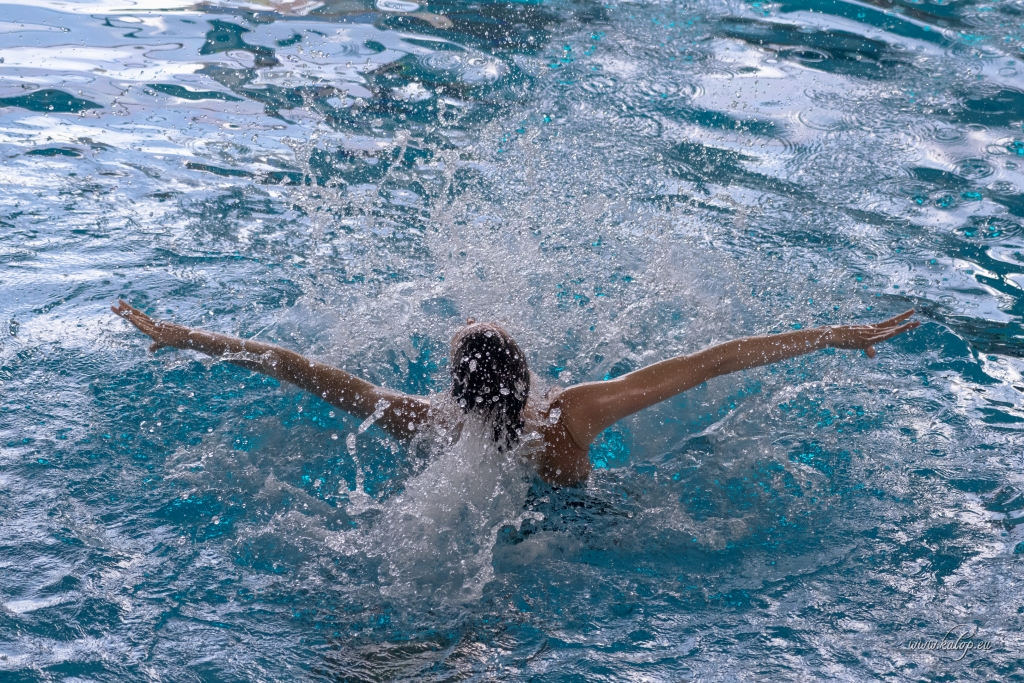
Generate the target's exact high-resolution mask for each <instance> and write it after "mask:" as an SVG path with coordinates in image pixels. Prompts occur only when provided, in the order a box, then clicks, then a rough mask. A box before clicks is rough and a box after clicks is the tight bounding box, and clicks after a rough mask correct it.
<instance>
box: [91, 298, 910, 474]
mask: <svg viewBox="0 0 1024 683" xmlns="http://www.w3.org/2000/svg"><path fill="white" fill-rule="evenodd" d="M111 310H112V311H113V312H114V313H116V314H118V315H119V316H121V317H122V318H124V319H125V320H127V321H128V322H130V323H131V324H132V325H134V326H135V327H137V328H138V329H139V330H140V331H141V332H142V333H143V334H146V335H148V336H150V337H151V338H152V339H153V343H152V345H151V346H150V347H149V350H150V351H157V350H158V349H161V348H164V347H173V348H176V349H192V350H195V351H200V352H202V353H205V354H207V355H210V356H216V357H221V358H223V359H224V360H226V361H228V362H230V363H233V364H235V365H238V366H240V367H243V368H246V369H248V370H253V371H255V372H260V373H263V374H265V375H269V376H271V377H273V378H275V379H277V380H280V381H282V382H288V383H289V384H294V385H295V386H297V387H299V388H300V389H303V390H305V391H308V392H310V393H311V394H314V395H316V396H319V397H320V398H322V399H323V400H325V401H327V402H328V403H330V404H332V405H334V406H337V407H338V408H340V409H342V410H344V411H346V412H348V413H350V414H351V415H353V416H355V417H356V418H359V419H360V420H362V419H365V418H367V417H370V416H371V415H374V414H375V413H376V414H378V415H379V419H378V420H377V424H378V425H380V427H381V428H383V429H384V431H386V432H388V433H389V434H390V435H391V436H393V437H395V438H396V439H398V440H399V441H404V442H408V441H409V440H411V439H412V438H413V436H415V434H416V432H417V430H418V429H420V428H422V427H423V426H425V425H426V424H427V423H428V422H429V421H430V420H431V417H432V411H431V400H430V399H429V398H427V397H423V396H411V395H408V394H404V393H402V392H399V391H394V390H392V389H385V388H383V387H378V386H376V385H374V384H372V383H370V382H367V381H366V380H363V379H360V378H358V377H356V376H354V375H352V374H350V373H348V372H345V371H344V370H341V369H339V368H335V367H332V366H330V365H325V364H323V363H317V362H316V361H313V360H310V359H308V358H306V357H304V356H301V355H299V354H298V353H295V352H294V351H290V350H288V349H284V348H281V347H280V346H274V345H272V344H266V343H264V342H258V341H253V340H244V339H238V338H236V337H230V336H227V335H223V334H216V333H213V332H204V331H202V330H197V329H192V328H189V327H185V326H184V325H176V324H173V323H166V322H159V321H156V320H153V319H152V318H150V317H149V316H148V315H146V314H145V313H143V312H142V311H140V310H139V309H137V308H133V307H132V306H130V305H128V304H127V303H125V302H124V301H119V302H118V304H117V305H116V306H112V307H111ZM913 314H914V311H913V310H909V311H907V312H906V313H902V314H900V315H898V316H896V317H895V318H890V319H889V320H886V321H885V322H881V323H878V324H875V325H840V326H835V327H818V328H814V329H809V330H797V331H795V332H785V333H783V334H773V335H767V336H761V337H747V338H745V339H737V340H735V341H729V342H725V343H724V344H718V345H716V346H712V347H710V348H707V349H704V350H703V351H698V352H697V353H693V354H690V355H686V356H677V357H675V358H669V359H668V360H663V361H661V362H658V363H654V364H653V365H649V366H647V367H645V368H641V369H639V370H635V371H633V372H630V373H628V374H625V375H622V376H620V377H616V378H615V379H611V380H607V381H604V382H584V383H582V384H576V385H574V386H571V387H565V388H561V387H555V388H552V389H551V390H550V391H548V392H547V394H546V395H545V396H543V397H538V396H531V388H533V387H531V385H535V384H536V382H535V381H531V374H530V370H529V367H528V366H527V364H526V355H525V354H524V353H523V351H522V349H520V348H519V346H518V345H517V344H516V342H515V340H513V339H512V337H511V336H510V335H509V333H508V332H506V331H505V329H504V328H502V327H501V326H500V325H497V324H494V323H478V322H475V321H474V320H473V319H472V318H471V319H470V320H469V321H467V323H466V326H465V327H463V328H462V329H460V330H459V331H458V332H457V333H456V334H455V337H454V338H453V339H452V344H451V355H450V356H449V359H450V373H451V378H452V386H451V390H450V392H451V398H452V399H453V400H454V403H455V405H458V406H459V407H460V408H461V410H462V411H463V412H464V413H475V414H477V415H479V416H481V417H483V418H485V419H486V420H487V421H488V423H489V425H490V426H492V427H493V430H494V439H495V441H496V442H497V444H498V446H499V448H501V449H503V450H510V449H513V448H515V447H516V446H517V445H518V444H519V442H520V441H521V440H523V439H524V438H527V437H526V436H525V435H530V434H536V435H537V438H536V439H535V440H537V441H539V442H540V447H539V448H535V449H532V451H529V450H528V451H527V452H528V453H530V454H529V456H528V459H529V460H531V461H532V462H533V463H534V464H535V466H536V468H537V472H538V474H540V476H541V477H542V478H543V479H544V480H545V481H547V482H548V483H551V484H556V485H563V486H564V485H572V484H576V483H579V482H581V481H583V480H585V479H586V478H587V476H588V475H589V474H590V458H589V457H588V453H587V451H588V449H589V447H590V443H591V442H592V441H593V440H594V439H595V438H596V437H597V435H598V434H600V433H601V432H603V431H604V430H605V429H606V428H608V427H610V426H612V425H613V424H615V423H616V422H618V421H619V420H621V419H623V418H624V417H626V416H628V415H632V414H633V413H635V412H638V411H640V410H643V409H644V408H648V407H650V406H652V405H654V404H656V403H660V402H661V401H664V400H666V399H669V398H672V397H673V396H675V395H676V394H680V393H682V392H684V391H686V390H687V389H692V388H693V387H696V386H699V385H701V384H703V383H704V382H707V381H708V380H709V379H711V378H712V377H719V376H720V375H727V374H729V373H732V372H737V371H739V370H747V369H749V368H755V367H758V366H760V365H769V364H771V363H777V362H779V361H781V360H785V359H787V358H794V357H796V356H801V355H803V354H806V353H811V352H813V351H818V350H820V349H825V348H835V349H860V350H863V351H864V353H865V354H866V355H867V356H868V357H869V358H874V357H875V348H874V347H875V345H876V344H879V343H881V342H884V341H886V340H888V339H892V338H893V337H895V336H896V335H899V334H902V333H904V332H906V331H908V330H912V329H914V328H915V327H917V326H918V325H919V324H920V323H918V322H916V321H911V322H908V319H909V318H910V316H912V315H913ZM379 408H380V410H379Z"/></svg>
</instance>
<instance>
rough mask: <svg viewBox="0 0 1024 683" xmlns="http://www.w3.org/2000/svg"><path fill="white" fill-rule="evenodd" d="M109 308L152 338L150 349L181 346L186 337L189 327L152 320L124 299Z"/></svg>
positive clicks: (156, 349) (157, 349)
mask: <svg viewBox="0 0 1024 683" xmlns="http://www.w3.org/2000/svg"><path fill="white" fill-rule="evenodd" d="M110 310H111V311H113V312H114V313H116V314H117V315H119V316H121V317H122V318H124V319H125V320H127V321H128V322H130V323H131V324H132V325H135V327H137V328H138V330H139V332H142V333H143V334H145V335H147V336H149V337H151V338H152V339H153V343H152V344H150V346H149V350H150V351H154V352H155V351H159V350H160V349H162V348H164V347H166V346H173V347H175V348H181V344H182V342H183V341H184V340H186V339H187V338H188V333H189V328H187V327H185V326H184V325H175V324H174V323H165V322H160V321H157V320H153V319H152V318H150V317H149V316H148V315H146V314H145V313H143V312H142V311H140V310H139V309H137V308H135V307H134V306H132V305H130V304H128V303H126V302H124V301H118V302H117V305H116V306H111V307H110Z"/></svg>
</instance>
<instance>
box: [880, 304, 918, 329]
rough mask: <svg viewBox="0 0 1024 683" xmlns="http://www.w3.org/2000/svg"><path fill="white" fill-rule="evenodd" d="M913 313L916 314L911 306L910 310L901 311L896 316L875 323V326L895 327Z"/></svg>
mask: <svg viewBox="0 0 1024 683" xmlns="http://www.w3.org/2000/svg"><path fill="white" fill-rule="evenodd" d="M912 315H914V309H913V308H911V309H910V310H909V311H904V312H903V313H900V314H899V315H897V316H895V317H892V318H889V319H888V320H883V321H882V322H880V323H878V324H877V325H874V327H893V326H895V325H899V324H900V323H901V322H903V321H904V320H906V319H907V318H909V317H910V316H912Z"/></svg>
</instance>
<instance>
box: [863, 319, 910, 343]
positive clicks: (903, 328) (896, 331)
mask: <svg viewBox="0 0 1024 683" xmlns="http://www.w3.org/2000/svg"><path fill="white" fill-rule="evenodd" d="M920 325H921V323H919V322H917V321H916V320H915V321H913V322H909V323H905V324H903V325H900V326H899V327H895V328H892V329H888V330H885V331H884V332H879V333H878V334H875V335H872V337H871V339H870V341H871V343H873V344H875V343H878V342H883V341H886V340H887V339H892V338H893V337H896V336H899V335H901V334H903V333H904V332H909V331H910V330H912V329H914V328H916V327H920Z"/></svg>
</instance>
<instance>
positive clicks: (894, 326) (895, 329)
mask: <svg viewBox="0 0 1024 683" xmlns="http://www.w3.org/2000/svg"><path fill="white" fill-rule="evenodd" d="M912 315H914V309H910V310H909V311H907V312H906V313H901V314H899V315H898V316H896V317H895V318H889V319H888V320H886V321H884V322H880V323H877V324H875V325H837V326H835V327H830V328H828V332H827V336H826V340H825V341H826V344H827V345H828V346H831V347H833V348H836V349H862V350H863V351H864V355H866V356H867V357H868V358H874V357H875V355H876V353H877V352H876V351H875V344H878V343H880V342H884V341H887V340H889V339H892V338H893V337H895V336H897V335H900V334H903V333H904V332H907V331H909V330H912V329H914V328H915V327H917V326H919V325H920V324H921V323H919V322H917V321H916V320H915V321H912V322H905V321H906V320H907V318H909V317H910V316H912Z"/></svg>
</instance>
